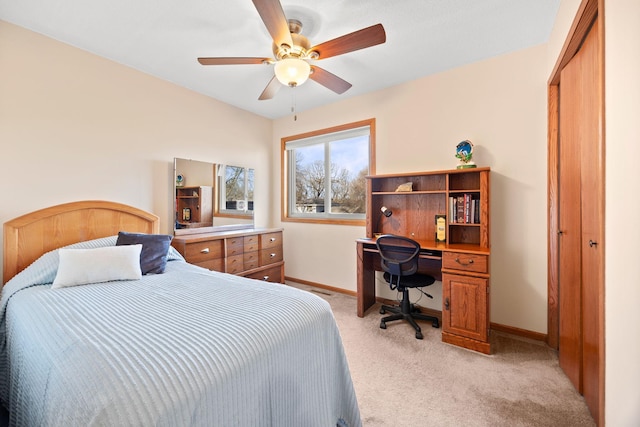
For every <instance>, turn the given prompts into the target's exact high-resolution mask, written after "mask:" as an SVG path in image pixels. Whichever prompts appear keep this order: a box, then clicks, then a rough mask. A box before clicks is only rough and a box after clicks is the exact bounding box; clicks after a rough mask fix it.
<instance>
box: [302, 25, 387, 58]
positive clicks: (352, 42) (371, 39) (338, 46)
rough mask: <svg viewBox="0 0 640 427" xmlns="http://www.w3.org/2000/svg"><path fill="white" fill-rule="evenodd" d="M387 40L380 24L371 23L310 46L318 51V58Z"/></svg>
mask: <svg viewBox="0 0 640 427" xmlns="http://www.w3.org/2000/svg"><path fill="white" fill-rule="evenodd" d="M385 41H387V35H386V33H385V31H384V27H383V26H382V24H376V25H372V26H371V27H367V28H363V29H362V30H358V31H354V32H353V33H350V34H346V35H344V36H342V37H338V38H337V39H333V40H329V41H328V42H324V43H321V44H319V45H317V46H314V47H312V48H311V50H310V51H312V52H313V51H315V52H317V53H318V55H319V57H318V59H325V58H331V57H332V56H337V55H342V54H343V53H348V52H353V51H354V50H360V49H364V48H366V47H371V46H375V45H377V44H381V43H384V42H385Z"/></svg>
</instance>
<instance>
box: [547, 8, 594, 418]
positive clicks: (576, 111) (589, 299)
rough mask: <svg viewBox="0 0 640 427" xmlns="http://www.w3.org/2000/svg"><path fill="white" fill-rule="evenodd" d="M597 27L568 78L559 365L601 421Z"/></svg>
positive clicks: (563, 118)
mask: <svg viewBox="0 0 640 427" xmlns="http://www.w3.org/2000/svg"><path fill="white" fill-rule="evenodd" d="M599 67H600V65H599V46H598V21H597V20H596V21H595V22H594V24H593V26H592V27H591V29H590V31H589V32H588V34H587V36H586V38H585V40H584V42H583V44H582V46H581V48H580V50H579V51H578V52H577V53H576V55H575V56H574V57H573V58H572V59H571V60H570V61H569V62H568V64H567V65H566V66H565V67H564V69H563V70H562V72H561V81H560V107H559V115H560V140H559V147H558V162H559V168H558V197H559V204H558V230H559V238H558V256H559V260H558V261H559V262H558V287H559V349H558V350H559V351H558V356H559V361H560V366H561V368H562V369H563V370H564V371H565V373H566V374H567V376H568V377H569V379H570V380H571V382H572V383H573V384H574V386H575V387H576V389H577V390H578V391H579V392H580V393H581V394H583V395H584V397H585V400H586V401H587V405H588V406H589V408H590V410H591V413H592V415H593V416H594V418H595V419H596V420H598V419H599V418H600V417H599V413H598V412H599V408H600V407H601V403H602V401H603V392H602V388H601V386H603V384H601V379H602V378H603V377H604V360H603V359H604V357H603V355H604V348H603V342H604V338H603V337H604V327H603V326H604V309H603V307H604V300H603V281H604V277H603V276H604V274H603V271H604V269H603V249H604V248H603V246H602V243H603V242H602V239H603V227H604V225H603V220H604V215H603V194H604V184H603V183H604V174H603V167H602V161H603V158H602V156H601V153H602V147H601V141H602V138H601V134H600V133H601V131H602V123H601V121H600V117H601V111H600V108H601V103H602V99H601V93H602V92H601V88H600V84H601V83H600V82H601V78H600V68H599Z"/></svg>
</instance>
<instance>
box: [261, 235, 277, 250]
mask: <svg viewBox="0 0 640 427" xmlns="http://www.w3.org/2000/svg"><path fill="white" fill-rule="evenodd" d="M278 246H282V232H281V231H279V232H277V233H265V234H261V235H260V249H262V250H264V249H268V248H275V247H278Z"/></svg>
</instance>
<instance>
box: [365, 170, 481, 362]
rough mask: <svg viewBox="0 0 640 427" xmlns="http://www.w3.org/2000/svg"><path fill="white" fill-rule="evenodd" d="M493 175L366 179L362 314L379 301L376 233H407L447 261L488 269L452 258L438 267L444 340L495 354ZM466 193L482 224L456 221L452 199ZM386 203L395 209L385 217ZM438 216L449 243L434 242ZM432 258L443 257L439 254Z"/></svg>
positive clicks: (465, 173)
mask: <svg viewBox="0 0 640 427" xmlns="http://www.w3.org/2000/svg"><path fill="white" fill-rule="evenodd" d="M489 176H490V169H489V168H473V169H452V170H441V171H427V172H414V173H399V174H386V175H372V176H368V177H367V217H366V233H367V235H366V237H367V238H366V239H359V240H358V241H357V246H358V262H359V265H358V315H359V316H364V311H366V309H367V308H368V307H369V306H371V305H372V304H373V303H374V302H375V289H374V290H372V289H371V287H372V286H373V284H372V282H373V281H374V275H373V273H374V271H376V270H379V266H378V264H379V259H378V254H377V250H376V247H375V239H374V236H375V235H378V234H397V235H402V236H408V237H411V238H412V239H414V240H417V241H418V242H420V245H421V247H422V248H428V249H433V250H437V251H442V254H443V257H442V259H443V260H451V259H453V260H461V259H474V261H475V266H477V265H478V262H481V263H482V265H483V266H485V267H486V269H485V270H484V271H478V270H475V269H473V268H472V269H469V267H468V266H466V265H464V263H457V262H453V261H452V262H449V261H447V265H445V263H444V262H443V265H442V267H441V269H440V270H441V272H440V271H438V276H439V277H438V278H442V283H443V310H442V320H443V325H442V326H443V330H442V339H443V341H445V342H448V343H451V344H454V345H458V346H462V347H465V348H469V349H472V350H476V351H480V352H483V353H490V352H491V348H490V344H489V332H490V331H489V324H490V323H489V300H490V298H489V267H488V266H489V254H490V249H489V248H490V243H489V237H490V233H489V224H490V216H489V188H490V185H489ZM407 183H411V184H410V185H411V189H412V191H396V190H397V189H398V187H400V186H401V185H403V184H407ZM465 194H469V195H470V197H468V199H469V200H471V199H473V200H475V202H474V205H477V206H478V213H477V215H476V221H477V222H473V221H472V220H471V219H469V220H467V221H468V222H451V221H452V213H453V212H452V210H451V198H454V197H455V198H458V197H459V196H463V195H465ZM465 205H466V204H465ZM383 207H385V208H386V210H390V211H391V212H392V214H391V216H389V217H387V216H385V215H383V213H382V208H383ZM436 215H445V216H446V217H447V221H446V224H447V228H446V241H445V242H436V241H435V234H436V225H435V216H436ZM474 257H476V258H474ZM429 258H432V259H433V260H435V261H439V260H440V257H429ZM474 261H472V264H473V262H474ZM440 273H441V274H440ZM445 302H446V304H445Z"/></svg>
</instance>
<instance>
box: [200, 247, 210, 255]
mask: <svg viewBox="0 0 640 427" xmlns="http://www.w3.org/2000/svg"><path fill="white" fill-rule="evenodd" d="M200 253H201V254H208V253H209V248H204V249H202V250H200Z"/></svg>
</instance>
